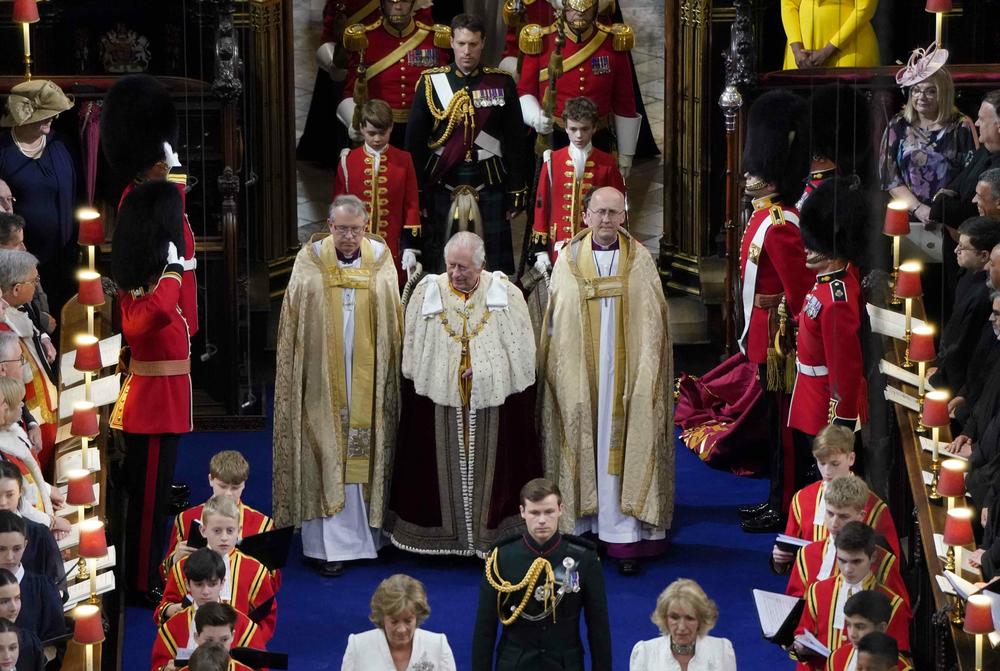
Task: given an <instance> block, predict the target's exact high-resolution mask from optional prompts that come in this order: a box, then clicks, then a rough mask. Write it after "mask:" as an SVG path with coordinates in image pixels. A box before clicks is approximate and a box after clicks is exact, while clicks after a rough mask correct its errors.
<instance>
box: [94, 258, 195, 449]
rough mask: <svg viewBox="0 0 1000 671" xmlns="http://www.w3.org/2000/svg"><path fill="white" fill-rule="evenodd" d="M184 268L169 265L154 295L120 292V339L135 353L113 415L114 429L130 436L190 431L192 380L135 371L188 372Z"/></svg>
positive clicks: (189, 340) (177, 265) (189, 376)
mask: <svg viewBox="0 0 1000 671" xmlns="http://www.w3.org/2000/svg"><path fill="white" fill-rule="evenodd" d="M180 299H181V266H180V265H179V264H174V265H170V266H167V268H166V270H164V272H163V275H162V276H161V277H160V280H159V281H158V282H157V283H156V286H155V287H153V288H152V289H151V290H149V291H146V290H142V289H139V290H136V291H127V292H126V291H121V292H119V297H118V305H119V308H120V310H121V324H122V335H123V336H124V337H125V341H126V342H127V343H128V345H129V347H130V348H131V350H132V363H131V364H130V366H129V369H130V372H129V374H128V376H127V377H126V378H125V382H124V383H123V384H122V388H121V391H120V392H119V393H118V401H117V402H116V403H115V407H114V410H113V411H112V413H111V420H110V424H111V427H112V428H114V429H120V430H122V431H125V432H127V433H143V434H162V433H187V432H188V431H190V430H191V375H190V373H189V372H188V373H183V374H162V375H149V374H140V373H139V372H132V371H133V370H136V367H137V366H143V365H145V366H150V365H153V366H157V365H159V366H165V367H170V368H172V369H175V370H182V369H183V367H184V363H183V362H185V361H187V362H188V364H187V366H188V370H190V358H191V338H190V336H189V334H188V326H187V321H186V320H185V318H184V316H183V315H182V314H181V308H180V306H179V303H180Z"/></svg>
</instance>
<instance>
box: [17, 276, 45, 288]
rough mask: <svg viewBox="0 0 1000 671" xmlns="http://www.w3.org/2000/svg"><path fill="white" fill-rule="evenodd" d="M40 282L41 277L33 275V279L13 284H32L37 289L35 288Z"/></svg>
mask: <svg viewBox="0 0 1000 671" xmlns="http://www.w3.org/2000/svg"><path fill="white" fill-rule="evenodd" d="M41 281H42V278H41V276H40V275H35V277H34V278H33V279H30V280H24V281H23V282H15V283H14V284H34V285H35V286H36V287H37V286H38V284H39V283H40V282H41Z"/></svg>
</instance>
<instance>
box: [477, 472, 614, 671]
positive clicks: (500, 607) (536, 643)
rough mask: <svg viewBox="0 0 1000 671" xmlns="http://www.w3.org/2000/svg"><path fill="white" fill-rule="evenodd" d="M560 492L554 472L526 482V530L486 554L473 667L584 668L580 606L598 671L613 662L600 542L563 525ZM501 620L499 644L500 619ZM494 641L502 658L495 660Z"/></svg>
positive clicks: (482, 670)
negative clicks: (561, 529) (573, 533)
mask: <svg viewBox="0 0 1000 671" xmlns="http://www.w3.org/2000/svg"><path fill="white" fill-rule="evenodd" d="M561 515H562V497H561V495H560V493H559V488H558V487H557V486H556V485H555V484H554V483H553V482H552V481H550V480H546V479H544V478H536V479H535V480H531V481H529V482H528V483H527V484H526V485H524V487H523V488H522V489H521V517H522V518H523V519H524V521H525V524H526V525H527V532H526V533H525V534H524V535H523V536H517V537H515V538H512V539H510V540H508V541H506V542H504V543H501V544H500V545H498V546H497V547H496V548H494V549H493V551H492V552H491V553H490V555H489V557H487V559H486V569H485V576H484V579H483V583H482V587H481V589H480V593H479V610H478V612H477V613H476V629H475V633H474V636H473V643H472V669H473V671H493V669H494V668H496V669H497V671H514V670H518V669H519V670H523V671H529V670H530V671H550V670H551V671H556V670H557V669H558V670H560V671H561V670H563V669H573V670H579V671H582V670H583V668H584V665H583V656H584V653H583V642H582V641H581V639H580V613H581V611H582V612H583V616H584V620H585V621H586V623H587V641H588V643H589V647H590V655H591V666H590V668H591V669H593V670H594V671H606V670H609V669H611V631H610V628H609V624H608V604H607V597H606V595H605V591H604V574H603V573H601V564H600V560H599V559H598V557H597V552H595V550H594V545H593V544H592V543H590V542H589V541H586V540H584V539H582V538H579V537H576V536H570V535H568V534H560V533H559V530H558V529H559V517H560V516H561ZM498 621H499V622H500V624H502V625H503V631H502V632H501V634H500V642H499V644H497V640H496V639H497V635H496V634H497V622H498ZM494 648H495V649H496V666H495V667H494V664H493V659H494Z"/></svg>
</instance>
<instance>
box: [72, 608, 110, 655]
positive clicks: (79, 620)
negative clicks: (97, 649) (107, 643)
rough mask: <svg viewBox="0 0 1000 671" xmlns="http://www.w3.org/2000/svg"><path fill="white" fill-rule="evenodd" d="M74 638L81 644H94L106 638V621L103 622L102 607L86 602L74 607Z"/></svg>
mask: <svg viewBox="0 0 1000 671" xmlns="http://www.w3.org/2000/svg"><path fill="white" fill-rule="evenodd" d="M73 619H74V620H75V621H76V622H75V624H74V625H73V640H74V641H76V642H77V643H79V644H80V645H94V644H95V643H100V642H102V641H103V640H104V623H103V622H101V609H100V608H98V607H97V606H94V605H91V604H86V605H83V606H77V607H76V608H74V609H73Z"/></svg>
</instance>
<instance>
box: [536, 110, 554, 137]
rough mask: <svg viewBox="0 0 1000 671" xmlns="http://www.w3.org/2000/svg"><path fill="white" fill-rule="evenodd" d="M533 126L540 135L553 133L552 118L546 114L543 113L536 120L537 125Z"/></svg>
mask: <svg viewBox="0 0 1000 671" xmlns="http://www.w3.org/2000/svg"><path fill="white" fill-rule="evenodd" d="M532 126H534V128H535V130H536V131H538V134H539V135H549V134H550V133H552V126H553V123H552V117H550V116H549V115H547V114H546V113H545V112H542V113H541V114H539V115H538V117H537V118H536V119H535V123H533V124H532Z"/></svg>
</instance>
